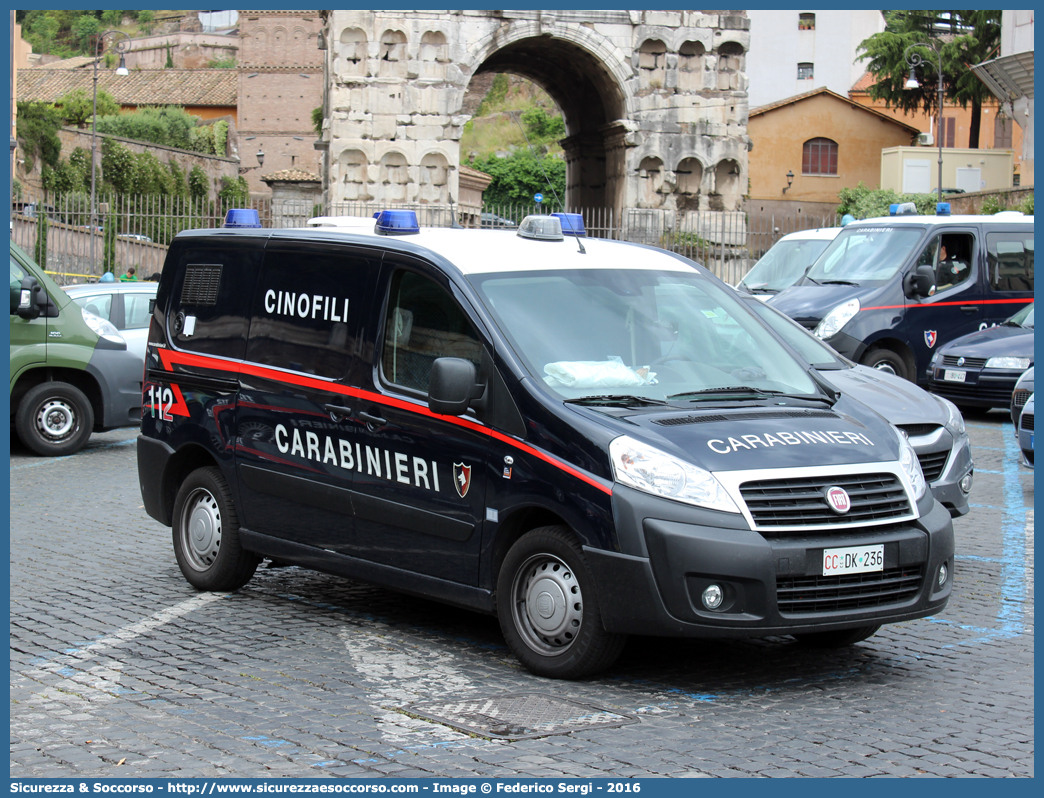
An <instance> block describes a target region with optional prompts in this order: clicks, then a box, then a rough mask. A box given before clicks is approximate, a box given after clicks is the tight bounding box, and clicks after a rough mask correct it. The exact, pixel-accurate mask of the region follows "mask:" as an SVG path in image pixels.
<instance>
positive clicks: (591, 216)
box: [11, 194, 839, 284]
mask: <svg viewBox="0 0 1044 798" xmlns="http://www.w3.org/2000/svg"><path fill="white" fill-rule="evenodd" d="M88 204H89V203H88V201H87V199H86V198H85V197H84V196H83V195H82V194H76V195H68V196H52V197H50V198H48V199H47V201H46V202H45V201H43V200H42V199H33V198H25V199H23V201H20V202H16V203H14V204H13V206H12V216H11V218H12V225H11V236H12V239H13V240H14V242H15V243H16V244H18V245H19V246H21V247H22V248H23V249H25V250H26V251H27V252H28V253H29V254H31V255H33V256H34V258H35V259H36V260H37V261H38V262H41V263H43V264H44V268H45V269H46V270H47V272H48V273H50V274H51V275H52V276H53V277H54V278H55V279H56V280H57V281H58V282H59V283H60V284H69V283H77V282H89V281H94V280H97V279H98V278H99V277H100V276H101V275H102V274H103V273H104V272H105V271H108V270H112V271H114V272H115V273H116V274H117V275H119V274H122V273H123V272H125V271H126V270H127V268H128V267H130V266H134V267H135V269H136V271H137V274H138V276H139V277H140V278H147V277H148V276H149V275H151V274H154V273H156V272H159V271H161V270H162V268H163V261H164V258H165V257H166V250H167V245H168V244H169V243H170V241H171V240H172V239H173V238H174V236H175V235H177V234H178V233H179V232H181V231H182V230H190V229H199V228H216V227H220V226H221V225H222V224H223V222H224V219H225V212H226V210H227V209H226V208H224V207H222V206H221V205H220V204H218V203H214V202H208V201H198V200H190V199H187V198H177V197H156V196H118V197H114V198H109V200H108V202H103V203H100V204H99V210H100V213H99V219H100V226H99V228H100V229H97V230H91V229H90V227H89V213H88ZM248 207H252V208H255V209H256V210H257V211H258V215H259V216H260V218H261V224H262V226H263V227H285V228H297V227H304V226H305V225H306V224H307V222H308V220H309V219H311V218H313V217H315V216H356V217H365V218H372V217H373V214H374V213H376V212H378V211H380V210H384V209H387V208H389V207H391V206H389V205H387V204H385V203H376V202H352V203H348V202H345V203H334V204H332V205H331V206H330V207H328V208H324V207H323V206H322V205H321V204H319V203H313V202H311V201H307V200H285V201H279V200H276V201H272V200H270V199H263V200H253V201H251V202H250V203H249V204H248ZM394 207H395V208H398V209H405V210H414V211H416V212H417V216H418V221H419V222H420V224H421V226H422V227H450V226H452V225H453V224H458V225H460V226H463V227H468V228H479V227H482V228H500V229H512V228H514V227H516V226H517V224H518V223H519V222H520V221H521V220H522V219H523V218H524V217H525V216H526V215H528V214H531V213H546V212H547V209H546V207H544V208H539V207H537V206H535V205H529V206H496V205H486V206H483V207H482V208H481V209H479V208H477V207H467V206H452V205H433V204H413V205H395V206H394ZM570 210H571V211H572V212H574V213H580V214H581V215H582V216H583V219H584V226H585V228H586V232H587V236H588V237H589V238H607V239H613V240H618V241H630V242H634V243H640V244H647V245H650V246H654V247H659V248H662V249H667V250H670V251H671V252H676V253H678V254H680V255H683V256H684V257H687V258H690V259H692V260H694V261H696V262H698V263H701V264H703V265H704V266H705V267H707V268H708V269H709V270H710V271H711V272H713V273H714V274H716V275H717V276H719V277H720V278H722V279H723V280H725V281H726V282H729V283H736V282H738V281H739V280H740V279H741V278H742V277H743V276H744V275H745V274H746V273H747V272H748V271H749V270H750V268H751V267H752V266H753V265H754V263H756V262H757V260H758V259H759V258H760V257H761V256H762V255H763V254H764V253H765V252H767V251H768V249H769V248H770V247H771V246H772V245H773V244H774V243H775V242H776V241H777V240H778V239H779V238H780V237H781V236H784V235H786V234H787V233H792V232H795V231H798V230H807V229H811V228H815V227H833V226H836V225H837V224H838V223H839V222H838V219H837V217H836V216H835V215H833V214H828V215H823V216H813V215H801V216H787V217H776V216H773V215H768V214H760V213H754V212H746V213H745V212H738V211H732V212H727V211H722V212H714V211H666V210H661V209H646V208H627V209H625V210H624V211H623V213H615V212H614V211H613V210H612V209H609V208H574V209H570ZM91 236H95V253H96V262H94V263H92V262H91V258H90V250H91V247H90V241H91Z"/></svg>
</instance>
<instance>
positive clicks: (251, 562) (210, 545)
mask: <svg viewBox="0 0 1044 798" xmlns="http://www.w3.org/2000/svg"><path fill="white" fill-rule="evenodd" d="M173 533H174V555H175V556H176V557H177V560H178V565H179V566H180V567H181V572H182V573H183V574H184V575H185V579H187V580H188V582H189V584H191V585H192V586H193V587H195V588H198V589H199V590H236V589H237V588H240V587H242V586H243V585H245V584H246V583H247V582H249V581H250V577H252V576H253V575H254V571H255V570H256V569H257V565H258V563H259V562H260V561H261V559H260V558H259V557H257V556H255V555H253V554H250V553H249V552H246V551H244V550H243V548H242V546H240V545H239V516H238V515H237V514H236V508H235V505H234V504H233V503H232V494H231V492H230V491H229V489H228V483H227V482H225V478H224V477H223V476H222V475H221V471H220V470H218V469H217V468H213V467H211V468H199V469H197V470H195V471H193V472H192V473H191V474H189V475H188V478H187V479H186V480H185V481H184V482H183V483H182V484H181V489H180V490H179V491H178V498H177V500H176V501H175V502H174V524H173Z"/></svg>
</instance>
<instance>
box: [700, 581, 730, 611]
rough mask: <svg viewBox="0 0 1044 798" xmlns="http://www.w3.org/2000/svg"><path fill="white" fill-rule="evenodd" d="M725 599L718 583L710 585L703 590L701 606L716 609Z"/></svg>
mask: <svg viewBox="0 0 1044 798" xmlns="http://www.w3.org/2000/svg"><path fill="white" fill-rule="evenodd" d="M724 600H725V593H724V591H722V589H721V587H719V586H718V585H711V586H710V587H708V588H706V589H705V590H704V591H703V606H704V607H706V608H707V609H708V610H716V609H718V607H720V606H721V602H722V601H724Z"/></svg>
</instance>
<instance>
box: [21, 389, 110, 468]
mask: <svg viewBox="0 0 1044 798" xmlns="http://www.w3.org/2000/svg"><path fill="white" fill-rule="evenodd" d="M93 428H94V410H93V409H92V408H91V403H90V402H89V401H88V400H87V397H86V396H84V395H83V391H81V390H80V389H79V388H77V387H76V386H74V385H69V384H68V383H65V382H45V383H42V384H40V385H37V386H36V387H35V388H31V389H29V391H28V392H27V393H26V395H25V396H24V397H22V401H21V402H19V404H18V413H17V415H16V416H15V429H16V430H17V432H18V437H19V438H20V439H21V441H22V443H24V444H25V445H26V446H28V447H29V448H30V449H32V450H33V451H34V452H36V453H37V454H42V455H44V456H47V457H56V456H59V455H65V454H72V453H73V452H75V451H78V450H79V449H80V448H82V447H83V445H84V444H85V443H87V439H88V438H89V437H91V430H92V429H93Z"/></svg>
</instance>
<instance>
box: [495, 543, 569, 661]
mask: <svg viewBox="0 0 1044 798" xmlns="http://www.w3.org/2000/svg"><path fill="white" fill-rule="evenodd" d="M512 595H513V598H514V602H513V604H512V609H511V611H512V613H513V615H514V621H515V628H516V629H518V630H519V632H521V634H522V638H523V639H524V640H525V641H526V644H527V645H528V646H529V647H530V648H531V649H533V650H534V651H536V652H538V653H540V654H543V655H544V656H556V655H558V654H563V653H565V652H566V651H567V650H568V649H569V647H570V646H571V645H572V644H573V642H574V641H575V640H576V636H577V634H579V632H580V624H581V623H582V622H583V619H584V604H583V596H582V595H581V593H580V585H579V584H578V583H577V581H576V576H575V575H574V574H573V571H572V569H571V568H569V566H567V565H566V564H565V563H564V562H562V560H560V559H558V558H557V557H555V556H553V555H551V554H537V555H535V556H533V557H530V558H529V559H528V560H526V562H525V563H524V564H523V565H522V567H521V568H519V569H518V573H516V574H515V581H514V584H513V585H512Z"/></svg>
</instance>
